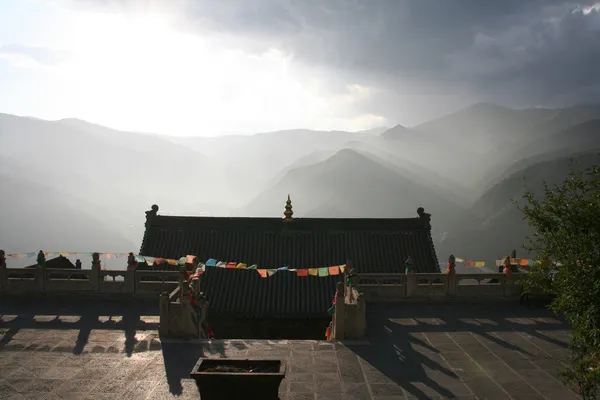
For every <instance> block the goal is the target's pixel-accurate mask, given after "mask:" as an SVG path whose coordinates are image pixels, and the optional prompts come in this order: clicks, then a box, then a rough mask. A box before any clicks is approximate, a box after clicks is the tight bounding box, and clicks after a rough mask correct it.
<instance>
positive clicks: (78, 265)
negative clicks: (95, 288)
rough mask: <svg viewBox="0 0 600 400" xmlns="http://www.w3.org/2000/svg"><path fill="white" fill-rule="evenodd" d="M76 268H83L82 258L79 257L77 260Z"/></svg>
mask: <svg viewBox="0 0 600 400" xmlns="http://www.w3.org/2000/svg"><path fill="white" fill-rule="evenodd" d="M75 268H76V269H81V260H80V259H79V258H78V259H77V260H75Z"/></svg>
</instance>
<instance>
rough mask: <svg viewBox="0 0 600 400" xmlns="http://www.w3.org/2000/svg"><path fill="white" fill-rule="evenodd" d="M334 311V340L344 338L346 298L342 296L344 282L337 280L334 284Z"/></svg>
mask: <svg viewBox="0 0 600 400" xmlns="http://www.w3.org/2000/svg"><path fill="white" fill-rule="evenodd" d="M336 289H337V290H336V299H335V311H334V313H333V324H334V325H335V329H334V332H335V340H343V339H344V318H345V312H344V311H345V307H346V299H345V298H344V283H343V282H338V283H337V285H336Z"/></svg>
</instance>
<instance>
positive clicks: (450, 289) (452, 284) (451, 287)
mask: <svg viewBox="0 0 600 400" xmlns="http://www.w3.org/2000/svg"><path fill="white" fill-rule="evenodd" d="M445 281H446V296H450V297H455V296H456V285H457V284H458V279H457V278H456V273H455V272H453V273H450V274H447V275H446V279H445Z"/></svg>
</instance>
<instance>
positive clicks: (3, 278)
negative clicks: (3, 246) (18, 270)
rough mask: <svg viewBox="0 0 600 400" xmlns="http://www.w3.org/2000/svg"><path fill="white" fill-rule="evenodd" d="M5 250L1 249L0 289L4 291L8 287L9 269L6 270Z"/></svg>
mask: <svg viewBox="0 0 600 400" xmlns="http://www.w3.org/2000/svg"><path fill="white" fill-rule="evenodd" d="M5 254H6V253H4V250H0V291H2V292H4V291H5V290H6V288H7V287H8V271H7V270H6V257H5Z"/></svg>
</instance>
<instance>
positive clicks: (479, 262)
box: [475, 261, 485, 268]
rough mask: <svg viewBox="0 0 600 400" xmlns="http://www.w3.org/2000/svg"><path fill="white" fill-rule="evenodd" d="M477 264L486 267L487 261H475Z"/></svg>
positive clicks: (479, 266)
mask: <svg viewBox="0 0 600 400" xmlns="http://www.w3.org/2000/svg"><path fill="white" fill-rule="evenodd" d="M475 266H476V267H478V268H481V267H485V261H475Z"/></svg>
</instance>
